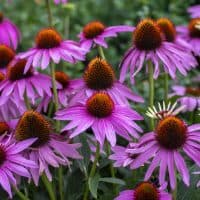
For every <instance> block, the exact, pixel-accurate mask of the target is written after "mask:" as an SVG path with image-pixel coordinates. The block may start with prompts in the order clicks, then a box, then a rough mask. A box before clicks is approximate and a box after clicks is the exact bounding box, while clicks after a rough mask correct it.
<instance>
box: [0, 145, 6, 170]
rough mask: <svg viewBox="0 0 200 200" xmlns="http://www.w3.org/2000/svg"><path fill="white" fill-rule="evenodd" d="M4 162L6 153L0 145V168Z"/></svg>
mask: <svg viewBox="0 0 200 200" xmlns="http://www.w3.org/2000/svg"><path fill="white" fill-rule="evenodd" d="M5 160H6V152H5V150H4V147H3V145H1V144H0V166H1V165H2V164H3V163H4V162H5Z"/></svg>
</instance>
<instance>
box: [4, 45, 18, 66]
mask: <svg viewBox="0 0 200 200" xmlns="http://www.w3.org/2000/svg"><path fill="white" fill-rule="evenodd" d="M14 57H15V52H14V51H13V50H12V49H11V48H9V47H7V46H6V45H0V68H5V67H6V66H7V65H8V64H9V62H10V61H11V60H12V59H13V58H14Z"/></svg>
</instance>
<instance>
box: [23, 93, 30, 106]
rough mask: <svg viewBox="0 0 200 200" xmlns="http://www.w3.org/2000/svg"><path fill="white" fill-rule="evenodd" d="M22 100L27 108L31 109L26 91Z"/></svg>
mask: <svg viewBox="0 0 200 200" xmlns="http://www.w3.org/2000/svg"><path fill="white" fill-rule="evenodd" d="M24 102H25V105H26V108H27V110H31V104H30V102H29V100H28V97H27V94H26V92H25V93H24Z"/></svg>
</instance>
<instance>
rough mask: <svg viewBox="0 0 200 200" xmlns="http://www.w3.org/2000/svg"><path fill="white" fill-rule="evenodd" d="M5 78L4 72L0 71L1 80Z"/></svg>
mask: <svg viewBox="0 0 200 200" xmlns="http://www.w3.org/2000/svg"><path fill="white" fill-rule="evenodd" d="M4 79H5V75H4V74H3V73H2V72H0V82H1V81H3V80H4Z"/></svg>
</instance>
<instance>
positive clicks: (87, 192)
mask: <svg viewBox="0 0 200 200" xmlns="http://www.w3.org/2000/svg"><path fill="white" fill-rule="evenodd" d="M99 155H100V144H99V142H97V145H96V153H95V159H94V162H93V164H92V168H91V171H90V174H89V178H91V177H94V175H95V172H96V167H97V162H98V160H99ZM88 180H89V179H88ZM88 180H87V183H86V188H85V192H84V196H83V200H88V195H89V183H88Z"/></svg>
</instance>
